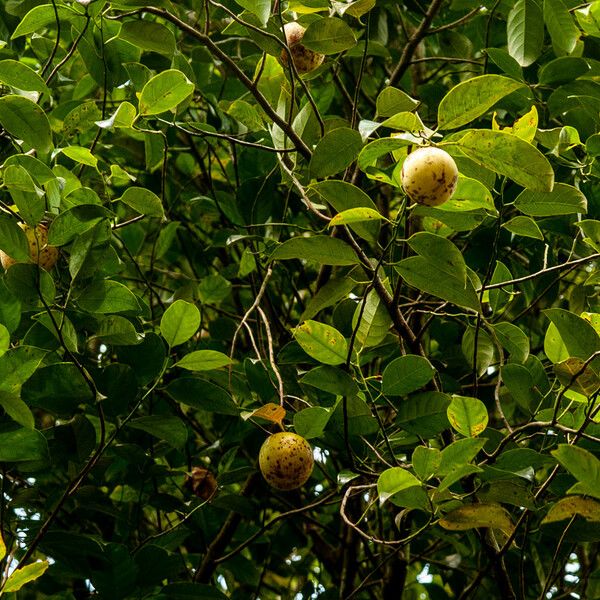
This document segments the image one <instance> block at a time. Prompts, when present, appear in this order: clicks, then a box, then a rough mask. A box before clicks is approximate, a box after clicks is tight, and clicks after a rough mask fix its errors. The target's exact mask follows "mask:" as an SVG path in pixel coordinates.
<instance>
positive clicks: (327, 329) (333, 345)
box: [294, 320, 348, 365]
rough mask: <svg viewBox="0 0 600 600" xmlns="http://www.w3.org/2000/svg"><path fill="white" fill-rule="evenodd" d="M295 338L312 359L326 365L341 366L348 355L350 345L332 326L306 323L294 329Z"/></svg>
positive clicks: (315, 322) (312, 322)
mask: <svg viewBox="0 0 600 600" xmlns="http://www.w3.org/2000/svg"><path fill="white" fill-rule="evenodd" d="M294 337H295V338H296V341H297V342H298V343H299V344H300V346H302V349H303V350H304V351H305V352H306V353H307V354H308V355H309V356H311V357H312V358H314V359H315V360H318V361H319V362H321V363H324V364H326V365H341V364H342V363H344V362H345V361H346V358H347V355H348V343H347V342H346V339H345V338H344V336H343V335H342V334H341V333H340V332H339V331H338V330H337V329H336V328H335V327H332V326H331V325H327V324H325V323H319V322H318V321H310V320H309V321H305V322H304V323H302V325H299V326H298V327H296V329H294Z"/></svg>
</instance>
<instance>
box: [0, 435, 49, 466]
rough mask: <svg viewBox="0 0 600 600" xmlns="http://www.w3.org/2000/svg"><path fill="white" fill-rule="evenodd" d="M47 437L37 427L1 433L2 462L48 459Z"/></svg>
mask: <svg viewBox="0 0 600 600" xmlns="http://www.w3.org/2000/svg"><path fill="white" fill-rule="evenodd" d="M47 457H48V445H47V443H46V438H45V437H44V436H43V435H42V434H41V433H40V432H39V431H37V430H36V429H29V428H27V427H22V428H20V429H15V430H14V431H9V432H5V433H0V462H8V463H12V462H24V461H34V460H46V458H47Z"/></svg>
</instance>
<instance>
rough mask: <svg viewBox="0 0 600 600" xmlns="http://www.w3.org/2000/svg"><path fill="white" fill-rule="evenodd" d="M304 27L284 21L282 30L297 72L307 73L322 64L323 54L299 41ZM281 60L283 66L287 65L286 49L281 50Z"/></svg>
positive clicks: (302, 35) (293, 22)
mask: <svg viewBox="0 0 600 600" xmlns="http://www.w3.org/2000/svg"><path fill="white" fill-rule="evenodd" d="M305 31H306V29H304V27H302V25H299V24H298V23H296V22H295V21H291V22H290V23H286V24H285V25H284V26H283V32H284V33H285V41H286V43H287V45H288V47H289V49H290V52H291V54H292V60H293V61H294V65H295V67H296V71H298V73H300V74H303V73H309V72H310V71H314V70H315V69H316V68H317V67H319V66H321V65H322V64H323V61H324V60H325V55H324V54H319V53H318V52H315V51H314V50H309V49H308V48H305V47H304V46H303V45H302V44H301V43H300V42H301V41H302V38H303V37H304V32H305ZM281 62H282V63H283V66H284V67H287V66H288V53H287V50H282V51H281Z"/></svg>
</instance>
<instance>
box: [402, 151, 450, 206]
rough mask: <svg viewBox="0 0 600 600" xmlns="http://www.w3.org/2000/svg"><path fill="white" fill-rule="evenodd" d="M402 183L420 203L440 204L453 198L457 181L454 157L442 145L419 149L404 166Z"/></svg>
mask: <svg viewBox="0 0 600 600" xmlns="http://www.w3.org/2000/svg"><path fill="white" fill-rule="evenodd" d="M401 177H402V186H403V187H404V191H405V192H406V195H407V196H408V197H409V198H410V199H411V200H412V201H413V202H416V203H417V204H425V205H426V206H439V205H440V204H443V203H444V202H446V200H448V199H450V197H451V196H452V194H454V190H456V183H457V181H458V168H457V167H456V163H455V162H454V159H453V158H452V157H451V156H450V155H449V154H448V153H447V152H445V151H444V150H442V149H440V148H433V147H427V148H419V149H418V150H415V151H414V152H411V153H410V154H409V155H408V156H407V157H406V160H405V161H404V164H403V165H402V175H401Z"/></svg>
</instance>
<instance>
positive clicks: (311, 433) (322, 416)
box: [294, 406, 331, 440]
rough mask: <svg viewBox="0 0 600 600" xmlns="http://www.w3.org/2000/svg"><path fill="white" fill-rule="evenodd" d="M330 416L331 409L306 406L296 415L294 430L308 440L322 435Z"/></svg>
mask: <svg viewBox="0 0 600 600" xmlns="http://www.w3.org/2000/svg"><path fill="white" fill-rule="evenodd" d="M330 418H331V411H329V410H327V409H326V408H321V407H320V406H311V407H310V408H305V409H304V410H301V411H300V412H297V413H296V414H295V415H294V431H295V432H296V433H297V434H298V435H301V436H302V437H303V438H305V439H307V440H312V439H314V438H317V437H321V436H322V435H323V432H324V431H325V427H327V423H329V419H330Z"/></svg>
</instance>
